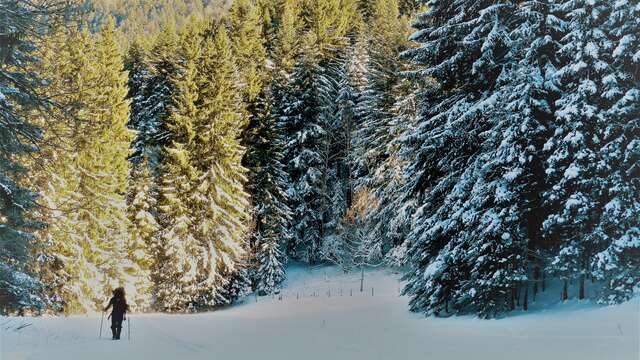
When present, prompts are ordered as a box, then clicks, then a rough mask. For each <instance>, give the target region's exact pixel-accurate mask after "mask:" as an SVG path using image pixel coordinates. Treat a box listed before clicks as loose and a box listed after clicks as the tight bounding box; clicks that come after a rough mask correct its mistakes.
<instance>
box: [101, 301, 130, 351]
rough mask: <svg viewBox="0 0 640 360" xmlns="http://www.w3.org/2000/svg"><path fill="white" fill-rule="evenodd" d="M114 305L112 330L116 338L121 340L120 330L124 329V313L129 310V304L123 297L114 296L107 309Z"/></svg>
mask: <svg viewBox="0 0 640 360" xmlns="http://www.w3.org/2000/svg"><path fill="white" fill-rule="evenodd" d="M110 307H113V310H111V315H109V316H111V332H112V333H113V339H114V340H120V332H121V331H122V321H123V320H124V315H125V314H126V313H127V310H129V306H128V305H127V303H126V301H125V300H124V299H122V298H118V297H112V298H111V300H109V305H108V306H107V308H106V309H107V310H108V309H109V308H110Z"/></svg>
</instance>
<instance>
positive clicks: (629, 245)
mask: <svg viewBox="0 0 640 360" xmlns="http://www.w3.org/2000/svg"><path fill="white" fill-rule="evenodd" d="M291 264H302V265H301V266H307V267H310V268H313V267H317V266H324V265H332V266H336V267H338V268H339V269H340V270H341V271H342V272H344V273H345V274H346V273H355V274H358V276H359V274H360V271H362V274H363V276H364V271H365V269H370V268H378V267H384V268H390V269H394V271H397V272H399V273H400V274H401V282H399V284H400V285H399V286H401V288H400V293H401V295H402V296H406V297H407V299H408V301H407V303H408V308H407V310H410V311H413V312H416V313H418V314H422V315H428V316H433V317H449V316H452V315H472V316H477V317H480V318H503V317H505V316H509V314H512V313H513V312H514V311H527V310H528V308H529V306H530V304H531V303H532V302H535V301H536V299H537V298H540V297H541V296H543V293H545V292H547V291H548V288H549V287H550V286H556V287H557V288H558V289H560V290H559V291H558V293H557V294H554V295H553V296H555V297H557V298H558V300H560V301H568V300H572V299H577V300H585V301H590V302H593V303H599V304H605V305H613V304H622V303H625V302H627V301H629V300H631V299H633V298H634V297H637V296H638V293H640V1H639V0H615V1H613V0H422V1H420V0H233V1H230V0H229V1H225V0H161V1H150V0H0V314H3V315H15V314H30V315H42V314H55V315H71V314H87V313H95V312H96V311H97V312H99V311H101V309H102V307H104V304H105V299H107V300H108V296H109V295H110V294H111V291H112V290H113V289H115V288H116V287H119V286H123V287H124V288H125V290H126V293H127V300H128V302H129V304H130V306H131V308H132V309H133V311H134V312H164V313H193V312H205V311H213V310H216V309H219V308H222V307H228V306H230V305H233V304H235V303H237V302H238V301H240V300H241V299H243V298H245V297H247V296H248V295H249V294H251V296H255V297H256V299H257V298H258V297H260V296H262V297H264V296H273V295H275V294H279V293H280V292H281V291H283V289H284V288H285V287H284V285H283V284H284V282H285V280H286V279H287V276H288V271H287V270H288V269H289V265H291ZM341 291H342V290H341ZM373 295H374V294H373V288H372V290H371V296H373ZM612 359H613V358H612Z"/></svg>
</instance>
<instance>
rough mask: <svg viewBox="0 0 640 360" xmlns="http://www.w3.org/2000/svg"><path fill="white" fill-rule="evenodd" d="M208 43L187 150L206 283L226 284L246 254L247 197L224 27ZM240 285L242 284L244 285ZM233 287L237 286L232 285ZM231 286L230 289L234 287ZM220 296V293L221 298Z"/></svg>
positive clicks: (227, 299)
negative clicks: (193, 170) (193, 171)
mask: <svg viewBox="0 0 640 360" xmlns="http://www.w3.org/2000/svg"><path fill="white" fill-rule="evenodd" d="M213 31H214V35H213V38H208V39H207V40H206V42H205V47H204V53H203V55H204V58H203V61H202V63H201V66H202V68H200V69H199V73H200V74H202V75H203V76H202V77H201V78H200V79H199V80H200V82H201V83H200V86H199V88H200V91H201V96H202V97H201V99H200V100H201V101H202V105H201V109H199V114H198V115H199V116H198V117H197V123H196V126H197V128H198V129H200V130H199V131H198V132H197V134H196V138H195V140H196V144H197V146H196V147H195V148H193V149H191V151H192V153H193V154H195V156H196V157H195V159H197V160H198V162H197V164H196V167H197V169H198V171H199V178H198V184H197V186H196V193H195V194H194V200H195V204H194V208H195V211H196V215H195V218H196V219H197V220H198V222H199V224H198V230H197V233H198V240H199V241H200V243H201V246H204V247H205V249H206V250H207V251H208V252H209V254H210V258H209V259H208V261H207V262H205V264H204V267H205V269H206V276H205V280H204V281H206V284H207V285H209V284H211V285H212V286H215V287H221V286H224V285H226V283H227V282H228V278H230V277H232V276H238V275H239V274H242V273H243V271H242V270H243V266H244V261H243V260H244V256H245V253H246V243H245V239H246V230H245V227H246V222H247V220H248V217H249V203H248V196H249V195H248V194H247V193H246V192H245V190H244V185H245V183H246V176H245V175H246V169H245V168H244V167H243V166H242V158H243V156H244V152H245V149H244V148H243V147H242V146H241V144H240V135H241V132H242V129H243V128H242V124H243V122H242V120H241V119H242V117H241V114H240V113H239V112H238V110H237V109H239V108H241V106H242V105H241V97H240V94H241V93H240V90H239V89H238V88H237V87H236V84H237V79H236V68H235V63H234V58H233V54H232V44H231V41H230V39H229V37H228V35H227V31H226V29H225V28H224V27H223V26H217V27H216V28H214V29H213ZM242 282H245V281H244V280H243V281H242ZM236 283H237V281H236ZM229 285H231V286H234V282H231V283H230V284H229ZM229 294H230V295H228V296H221V297H218V298H216V297H217V296H216V294H215V292H214V295H213V297H212V298H210V299H208V296H210V293H204V294H203V297H204V298H205V299H207V301H214V302H215V304H226V303H231V302H233V301H235V300H236V298H234V297H233V296H237V295H238V293H237V292H230V293H229ZM222 295H224V294H222Z"/></svg>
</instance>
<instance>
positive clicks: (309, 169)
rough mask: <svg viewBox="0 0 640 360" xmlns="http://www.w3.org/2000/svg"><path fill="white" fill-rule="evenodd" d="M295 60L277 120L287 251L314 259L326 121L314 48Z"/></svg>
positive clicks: (319, 241) (319, 238)
mask: <svg viewBox="0 0 640 360" xmlns="http://www.w3.org/2000/svg"><path fill="white" fill-rule="evenodd" d="M303 53H304V56H302V57H301V58H300V59H299V61H298V63H297V64H296V67H295V70H294V73H293V75H292V79H291V83H290V84H289V87H288V89H287V94H286V95H285V96H286V97H285V98H284V101H285V103H284V104H283V105H281V106H283V109H282V110H281V112H280V121H281V124H282V125H281V126H282V128H283V132H284V136H285V153H284V162H285V165H286V169H287V173H288V175H289V177H290V179H291V188H290V189H288V193H289V196H290V207H291V210H292V211H293V221H292V223H293V239H292V242H291V243H290V244H289V246H288V251H289V254H290V255H291V256H292V257H294V258H296V259H300V260H303V261H307V262H310V263H314V262H317V261H319V260H320V247H321V245H322V239H323V236H324V232H323V230H324V229H323V225H324V224H323V212H324V210H325V209H326V207H325V205H326V204H328V203H329V202H328V201H327V199H326V196H327V193H326V192H323V176H324V174H325V171H327V170H328V169H327V168H326V163H325V158H324V157H323V154H324V151H325V150H326V149H327V145H326V141H327V134H326V126H325V125H326V124H325V123H324V121H323V120H324V118H323V117H322V115H323V114H322V111H323V108H322V107H323V105H324V104H323V101H324V99H323V98H322V97H321V96H322V93H324V92H325V91H324V90H325V89H324V85H325V82H324V80H325V79H324V77H323V74H322V68H321V67H320V66H319V65H318V63H317V61H318V60H317V56H318V55H317V53H315V52H314V48H313V47H312V46H310V45H308V46H307V47H305V49H304V52H303Z"/></svg>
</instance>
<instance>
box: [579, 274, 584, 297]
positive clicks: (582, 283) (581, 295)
mask: <svg viewBox="0 0 640 360" xmlns="http://www.w3.org/2000/svg"><path fill="white" fill-rule="evenodd" d="M584 297H585V296H584V274H583V275H580V293H579V294H578V299H580V300H584Z"/></svg>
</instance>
